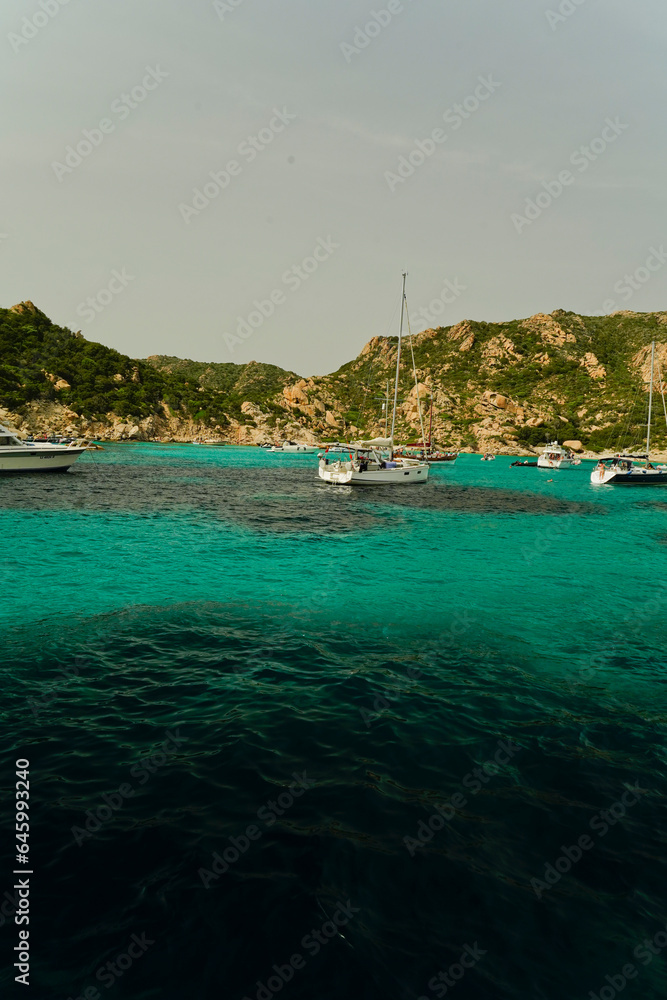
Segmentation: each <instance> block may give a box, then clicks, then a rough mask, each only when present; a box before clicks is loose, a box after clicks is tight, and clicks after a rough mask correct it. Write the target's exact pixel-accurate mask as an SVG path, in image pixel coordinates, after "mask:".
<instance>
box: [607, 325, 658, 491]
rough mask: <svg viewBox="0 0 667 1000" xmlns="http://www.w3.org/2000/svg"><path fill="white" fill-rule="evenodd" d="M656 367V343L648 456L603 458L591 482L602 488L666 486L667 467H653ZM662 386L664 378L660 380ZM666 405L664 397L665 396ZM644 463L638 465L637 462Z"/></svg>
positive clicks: (652, 351)
mask: <svg viewBox="0 0 667 1000" xmlns="http://www.w3.org/2000/svg"><path fill="white" fill-rule="evenodd" d="M654 366H655V341H653V343H652V344H651V382H650V388H649V397H648V420H647V423H646V454H645V455H644V454H642V455H627V454H621V453H618V454H616V455H614V456H613V457H612V458H601V459H600V460H599V462H598V464H597V465H596V466H595V468H594V469H593V471H592V472H591V482H592V483H593V484H595V485H602V486H665V485H667V467H665V466H656V465H653V463H652V462H651V459H650V454H651V411H652V408H653V369H654ZM660 384H661V386H662V377H661V379H660ZM663 405H664V395H663ZM665 413H666V416H667V411H665ZM638 461H639V462H644V464H643V465H637V464H636V463H637V462H638Z"/></svg>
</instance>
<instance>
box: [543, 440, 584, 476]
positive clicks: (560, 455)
mask: <svg viewBox="0 0 667 1000" xmlns="http://www.w3.org/2000/svg"><path fill="white" fill-rule="evenodd" d="M575 465H581V459H580V458H577V456H576V455H575V454H574V452H573V451H570V450H569V449H568V448H564V447H562V445H559V444H558V441H551V442H550V443H549V444H547V445H546V447H545V449H544V451H543V452H542V454H541V455H540V457H539V458H538V460H537V467H538V469H571V468H574V466H575Z"/></svg>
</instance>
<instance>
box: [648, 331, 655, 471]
mask: <svg viewBox="0 0 667 1000" xmlns="http://www.w3.org/2000/svg"><path fill="white" fill-rule="evenodd" d="M654 359H655V340H652V341H651V388H650V389H649V394H648V424H647V426H646V458H647V460H648V456H649V454H650V453H649V450H648V449H649V445H650V444H651V410H652V409H653V362H654Z"/></svg>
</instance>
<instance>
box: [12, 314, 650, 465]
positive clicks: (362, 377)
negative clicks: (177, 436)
mask: <svg viewBox="0 0 667 1000" xmlns="http://www.w3.org/2000/svg"><path fill="white" fill-rule="evenodd" d="M652 340H655V341H656V344H657V357H658V361H659V364H660V365H662V366H664V367H665V368H667V314H665V313H631V312H621V313H616V314H614V315H612V316H591V317H585V316H579V315H577V314H575V313H572V312H566V311H563V310H556V311H555V312H554V313H552V314H551V315H549V316H545V315H541V314H538V315H537V316H532V317H530V318H529V319H525V320H513V321H511V322H508V323H485V322H474V321H468V320H466V321H463V322H462V323H459V324H457V325H456V326H453V327H446V328H440V329H438V330H427V331H424V332H423V333H420V334H418V335H417V336H415V338H414V343H413V347H414V356H415V363H416V367H417V376H418V380H419V382H420V383H421V385H422V389H421V390H420V392H421V393H422V399H423V402H424V404H425V405H424V409H427V397H428V395H429V394H432V395H433V397H434V399H435V405H434V428H435V434H434V437H435V440H436V441H438V442H439V443H440V444H453V445H457V446H461V445H472V446H475V445H477V444H479V443H481V442H486V443H488V444H494V443H495V442H497V443H498V445H505V446H506V447H519V446H524V447H535V446H537V445H540V444H542V443H544V442H545V440H547V439H551V438H554V437H557V438H558V439H559V440H561V441H562V440H567V439H579V440H580V441H582V443H583V444H584V445H586V446H588V447H590V448H591V449H592V450H604V449H607V448H609V447H612V446H613V447H616V448H617V447H621V446H635V445H637V444H639V443H641V441H642V439H643V436H644V433H645V429H644V424H645V419H646V403H647V398H646V384H645V379H646V372H647V347H648V345H650V343H651V341H652ZM396 347H397V340H396V338H383V337H376V338H374V339H373V340H372V341H370V342H369V343H368V344H367V345H366V347H365V348H364V350H363V351H362V353H361V354H360V355H359V356H358V357H357V358H355V359H354V360H352V361H349V362H347V363H346V364H344V365H343V366H342V367H341V368H339V369H338V371H336V372H333V373H332V374H330V375H323V376H318V377H315V378H312V379H299V376H298V375H296V374H295V373H294V372H291V371H285V370H283V369H281V368H277V367H276V366H274V365H268V364H260V363H257V362H254V361H252V362H250V363H249V364H244V365H237V364H232V363H210V364H208V363H205V362H199V361H190V360H187V359H182V358H176V357H170V356H166V355H155V356H153V357H150V358H148V359H146V360H145V361H138V360H133V359H132V358H129V357H127V356H126V355H123V354H120V353H119V352H118V351H114V350H111V349H110V348H107V347H104V346H103V345H101V344H96V343H93V342H91V341H87V340H85V339H84V338H83V337H81V336H80V335H79V334H74V333H72V332H71V331H69V330H66V329H63V328H62V327H59V326H56V325H55V324H53V323H51V321H50V320H49V319H48V318H47V317H46V316H45V315H44V313H42V312H40V310H39V309H36V308H35V307H34V306H33V305H32V304H31V303H22V304H21V305H20V306H16V307H14V309H0V406H3V407H6V408H8V409H9V410H12V411H17V412H18V413H24V412H25V410H26V407H27V404H29V403H32V402H35V401H37V402H40V401H42V402H48V401H58V402H60V403H63V404H65V405H66V406H67V407H69V408H70V409H71V410H73V411H74V412H76V413H77V414H79V415H80V416H82V417H86V418H88V419H89V420H90V419H92V420H104V418H105V416H106V415H107V414H115V415H116V416H117V417H119V418H121V419H122V420H133V421H135V422H137V421H139V420H141V419H144V418H146V417H151V416H159V417H161V416H164V414H165V410H167V411H168V412H169V414H170V415H171V416H173V417H177V418H179V419H183V420H194V421H195V422H198V423H200V424H201V426H202V429H204V428H206V427H210V428H212V429H213V428H220V429H225V428H230V425H232V423H238V424H245V425H247V426H248V427H250V428H252V429H253V431H255V430H257V433H258V434H260V435H264V434H265V433H266V432H267V431H270V432H273V430H274V429H275V430H276V433H278V430H277V427H278V421H280V428H282V429H283V433H284V432H285V430H286V428H287V427H291V428H292V431H291V432H289V433H292V434H293V433H298V430H296V431H295V430H294V428H297V429H298V427H301V428H304V429H306V428H307V429H309V430H310V431H312V432H313V433H314V434H315V435H317V436H318V437H319V438H320V439H324V438H331V437H335V436H337V435H342V436H346V435H348V433H349V435H350V436H353V437H358V436H364V435H365V434H366V432H372V433H378V432H382V430H383V416H382V409H381V400H380V398H379V397H382V396H384V392H385V387H386V384H387V381H390V383H391V387H392V394H393V379H394V367H395V362H396ZM284 390H285V391H284ZM399 397H400V399H401V401H402V403H403V408H402V410H401V413H400V415H399V419H398V424H397V435H396V436H397V438H398V439H401V438H402V439H403V440H406V439H407V440H410V439H414V438H415V437H416V431H417V429H418V426H419V424H418V419H417V413H416V409H415V406H414V399H415V397H414V378H413V373H412V366H411V359H410V345H409V343H406V344H405V353H404V364H403V366H402V371H401V376H400V389H399ZM411 401H412V402H411ZM244 404H245V405H244ZM656 404H657V405H656V406H655V408H654V417H653V435H654V441H655V444H656V446H658V447H660V446H664V444H665V441H666V440H667V436H666V434H665V426H664V419H663V414H662V405H661V403H660V400H659V397H657V399H656ZM162 426H164V425H162Z"/></svg>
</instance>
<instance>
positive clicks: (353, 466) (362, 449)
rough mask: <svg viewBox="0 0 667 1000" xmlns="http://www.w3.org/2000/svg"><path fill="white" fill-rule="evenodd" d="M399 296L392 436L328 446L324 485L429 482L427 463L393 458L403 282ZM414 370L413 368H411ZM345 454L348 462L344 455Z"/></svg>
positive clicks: (322, 472)
mask: <svg viewBox="0 0 667 1000" xmlns="http://www.w3.org/2000/svg"><path fill="white" fill-rule="evenodd" d="M406 278H407V272H404V274H403V291H402V294H401V324H400V328H399V332H398V351H397V354H396V378H395V382H394V407H393V413H392V418H391V436H390V437H385V438H373V439H372V440H371V441H358V442H357V443H355V444H345V445H340V444H336V445H328V446H327V449H326V451H325V452H324V454H323V455H322V457H321V458H320V464H319V470H318V472H319V477H320V479H323V480H324V482H325V483H330V484H332V485H336V486H346V485H348V484H349V485H352V486H380V485H394V486H407V485H408V484H410V485H412V484H413V483H425V482H426V480H427V479H428V471H429V466H428V462H424V461H420V460H419V459H414V458H400V457H398V456H395V455H394V431H395V429H396V408H397V404H398V379H399V373H400V368H401V343H402V339H403V321H404V316H405V314H406V312H407V309H406V306H407V299H406V295H405V279H406ZM413 369H414V365H413ZM346 453H347V459H346V458H345V454H346Z"/></svg>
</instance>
